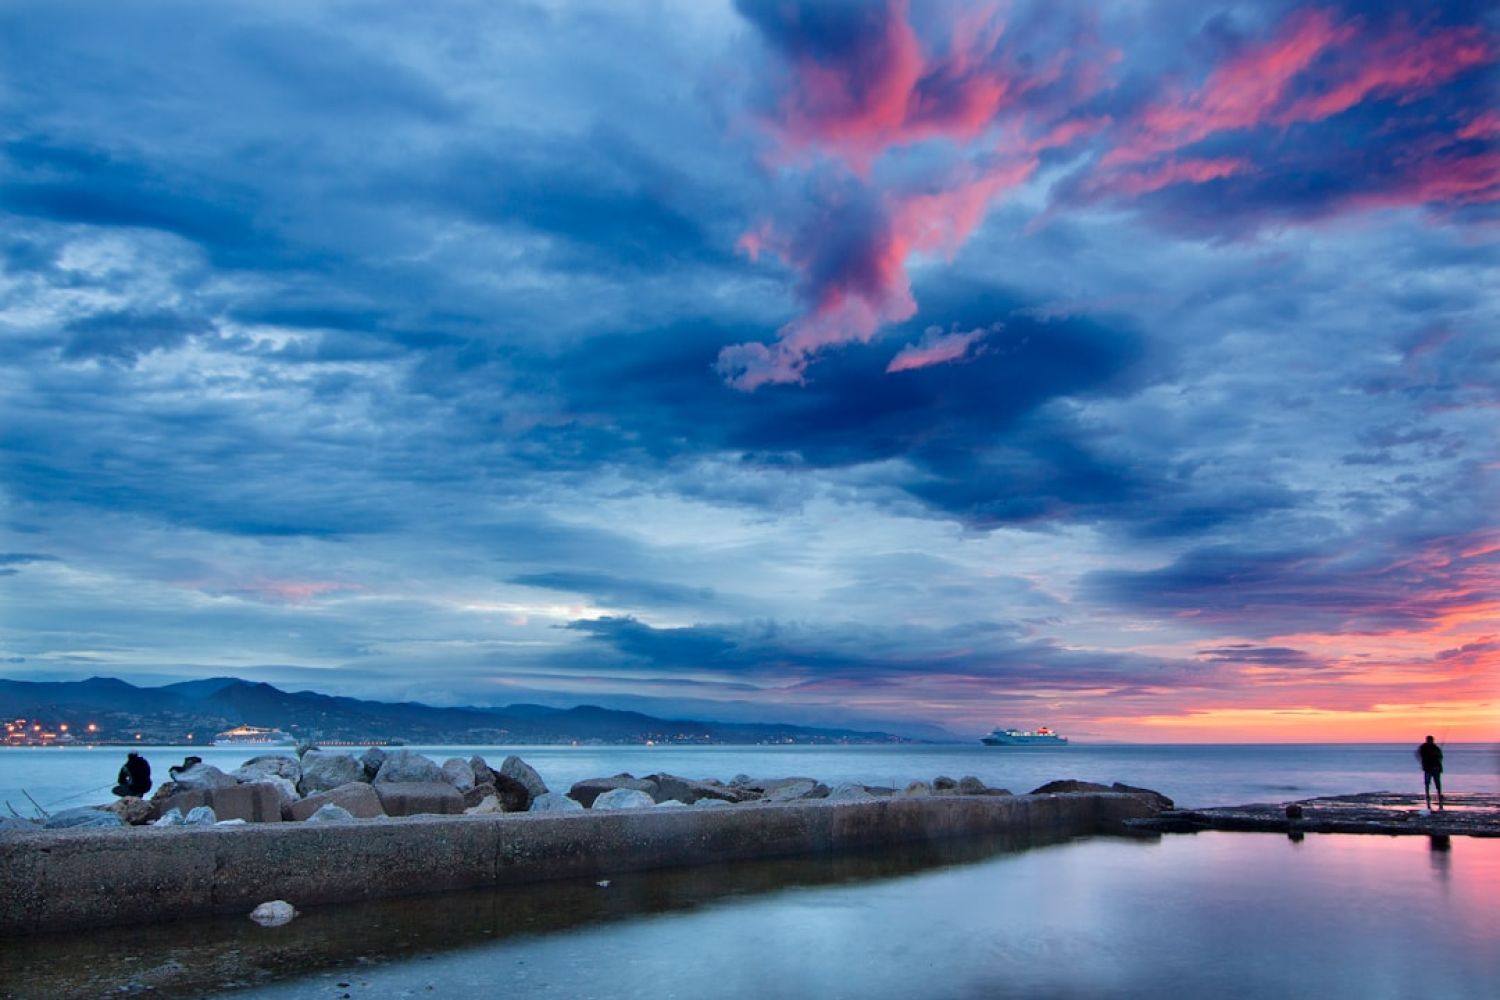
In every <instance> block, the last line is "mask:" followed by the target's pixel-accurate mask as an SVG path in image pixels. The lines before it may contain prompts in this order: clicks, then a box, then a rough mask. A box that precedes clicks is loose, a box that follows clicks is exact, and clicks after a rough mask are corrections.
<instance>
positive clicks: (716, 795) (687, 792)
mask: <svg viewBox="0 0 1500 1000" xmlns="http://www.w3.org/2000/svg"><path fill="white" fill-rule="evenodd" d="M646 780H647V781H654V782H656V794H655V795H654V796H652V797H653V798H655V799H656V801H657V802H682V803H686V804H687V805H692V804H693V803H694V802H697V801H698V800H699V799H721V800H723V801H725V802H743V801H745V800H746V799H748V798H751V797H752V795H751V793H750V792H748V791H746V790H744V789H743V788H730V787H727V786H725V785H721V784H719V783H718V782H716V781H694V780H693V779H692V778H679V777H678V776H677V775H675V774H652V775H648V776H647V777H646Z"/></svg>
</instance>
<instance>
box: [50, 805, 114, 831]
mask: <svg viewBox="0 0 1500 1000" xmlns="http://www.w3.org/2000/svg"><path fill="white" fill-rule="evenodd" d="M124 825H125V821H124V820H122V819H121V818H120V817H119V816H116V815H115V814H114V813H112V812H107V811H105V810H103V809H95V808H93V807H92V806H84V807H83V808H80V809H64V810H63V811H62V812H55V813H53V814H52V815H51V816H48V817H47V819H46V820H45V821H44V822H43V823H42V828H43V829H45V830H76V829H79V828H81V827H96V826H97V827H106V826H124Z"/></svg>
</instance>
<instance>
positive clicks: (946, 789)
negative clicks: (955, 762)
mask: <svg viewBox="0 0 1500 1000" xmlns="http://www.w3.org/2000/svg"><path fill="white" fill-rule="evenodd" d="M932 790H933V791H934V792H936V793H937V794H940V795H941V794H944V793H946V794H948V795H952V794H953V793H954V792H956V791H958V782H956V781H954V780H953V779H952V778H950V777H948V776H947V775H946V774H940V775H938V776H937V777H936V778H933V779H932Z"/></svg>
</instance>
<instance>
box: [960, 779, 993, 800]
mask: <svg viewBox="0 0 1500 1000" xmlns="http://www.w3.org/2000/svg"><path fill="white" fill-rule="evenodd" d="M989 790H990V789H989V786H988V785H986V784H985V783H984V782H982V781H980V780H979V779H978V778H976V777H974V776H973V775H972V774H967V775H964V776H963V777H962V778H959V779H958V789H957V791H958V794H960V795H983V794H984V793H985V792H987V791H989Z"/></svg>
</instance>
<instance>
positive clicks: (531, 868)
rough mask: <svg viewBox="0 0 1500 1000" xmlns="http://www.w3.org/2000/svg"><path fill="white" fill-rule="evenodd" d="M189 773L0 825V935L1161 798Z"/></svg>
mask: <svg viewBox="0 0 1500 1000" xmlns="http://www.w3.org/2000/svg"><path fill="white" fill-rule="evenodd" d="M333 757H339V758H344V759H341V760H333V759H332V758H333ZM350 761H353V762H354V763H355V764H357V765H358V767H359V770H358V772H357V773H356V772H354V771H353V770H351V769H350V763H349V762H350ZM454 761H458V763H454ZM459 764H462V765H464V766H459ZM294 765H295V767H294ZM196 770H197V768H196V767H187V768H184V769H182V770H181V772H180V773H179V774H178V775H177V776H176V777H178V778H182V777H184V776H186V779H187V780H186V781H180V780H178V781H174V782H173V783H172V784H173V787H171V788H169V789H168V790H167V791H166V792H165V793H163V794H162V796H161V797H160V798H159V799H153V800H152V801H150V802H147V803H139V800H137V802H136V803H132V804H130V805H129V808H120V809H119V810H118V811H117V810H115V809H113V808H111V809H103V808H101V809H95V810H90V811H89V812H91V813H92V814H93V816H95V817H107V819H106V820H103V822H109V823H112V824H113V825H115V826H123V825H124V823H125V820H124V819H123V818H122V817H121V816H120V815H119V813H120V812H127V813H139V812H140V811H141V809H142V806H146V807H149V808H150V811H151V813H153V814H155V815H156V819H155V820H154V821H147V822H145V823H142V824H141V825H139V826H135V827H126V828H123V829H89V828H81V827H74V828H71V829H60V830H52V831H49V830H40V829H37V826H38V824H32V823H21V824H19V826H20V827H21V828H20V829H16V827H15V825H13V824H4V826H6V827H7V829H5V830H4V831H3V833H0V937H3V936H5V935H7V934H28V933H38V932H43V931H56V930H63V929H68V928H81V927H90V926H102V925H108V924H122V923H136V922H144V921H159V920H172V919H181V918H184V917H191V916H194V915H201V914H209V913H240V914H249V913H250V912H251V911H252V910H253V909H255V907H256V906H258V905H259V904H261V903H264V902H266V901H268V900H280V901H285V902H286V903H288V904H289V905H291V906H293V907H295V908H297V909H299V910H300V909H303V908H305V907H308V906H320V905H327V904H332V903H340V902H349V901H354V900H366V899H375V898H381V897H387V896H400V895H410V894H416V893H429V892H442V891H448V890H456V889H469V888H478V887H485V886H489V887H494V886H500V885H509V884H517V883H522V882H537V881H546V880H553V879H585V878H586V879H596V880H597V879H601V878H602V879H608V878H611V877H613V876H614V875H616V874H621V873H625V872H631V871H642V870H647V869H655V868H677V867H686V866H692V865H707V864H723V863H725V862H733V861H741V860H750V859H757V858H771V857H790V856H797V855H814V854H833V853H839V852H845V851H852V850H867V849H884V848H895V847H898V846H900V845H915V844H932V843H938V842H942V841H953V840H957V839H969V840H976V839H982V840H983V841H985V842H987V843H991V844H993V845H995V846H996V848H997V849H998V848H999V847H1007V848H1020V847H1025V846H1028V845H1029V844H1032V843H1038V842H1044V843H1050V842H1055V841H1056V840H1059V839H1064V838H1068V837H1075V836H1084V835H1089V834H1094V833H1100V832H1107V831H1117V830H1120V829H1122V824H1123V823H1124V821H1126V820H1129V819H1134V818H1141V817H1145V816H1150V815H1152V814H1154V813H1155V812H1157V811H1158V810H1159V809H1160V808H1161V804H1160V800H1159V798H1158V797H1157V796H1155V793H1151V792H1146V791H1144V790H1138V789H1124V788H1123V786H1116V787H1113V788H1106V789H1104V790H1103V791H1095V790H1092V788H1090V787H1086V786H1044V788H1043V789H1041V790H1039V791H1038V792H1037V793H1032V794H1026V795H1012V794H1010V793H1009V792H1008V791H1006V790H1004V789H996V788H989V787H987V786H986V785H985V784H984V783H983V782H982V781H980V780H978V779H976V778H963V779H953V778H949V777H946V776H938V777H936V778H933V779H931V780H922V781H913V782H911V783H909V784H907V785H906V786H905V787H902V788H899V789H898V788H893V787H886V786H879V785H862V784H852V783H850V784H837V785H833V786H831V787H830V786H829V785H828V784H826V783H824V782H821V781H818V780H816V779H814V778H809V777H779V778H753V777H750V776H748V775H740V776H738V777H736V778H734V779H732V780H730V781H728V782H724V781H719V780H717V779H694V778H684V777H680V776H676V775H671V774H665V773H658V774H650V775H646V776H644V777H640V778H637V777H635V776H634V775H629V774H618V775H613V776H610V777H604V778H593V779H589V780H587V781H581V782H577V783H575V784H574V785H573V786H572V787H571V788H570V789H569V790H568V791H567V792H566V793H562V792H556V791H552V790H550V789H548V788H547V785H546V783H545V782H543V781H542V779H541V777H540V775H538V774H537V773H536V772H535V770H533V769H532V768H530V767H529V766H528V765H526V763H525V762H524V761H522V760H520V759H519V758H516V757H511V758H507V759H506V760H505V761H504V762H503V763H502V764H501V765H500V767H499V768H498V769H496V768H493V767H491V766H490V765H489V764H488V763H487V762H485V761H483V760H481V759H479V758H472V759H469V760H459V759H458V758H453V759H451V760H449V761H444V762H442V763H438V762H436V761H432V760H428V759H426V758H423V757H422V756H421V755H419V754H414V753H411V752H410V751H394V752H388V753H373V754H365V755H363V756H361V757H354V756H353V755H349V754H334V755H330V756H327V757H325V756H324V755H323V754H321V753H317V754H316V755H315V754H314V752H313V751H308V752H307V753H304V754H302V755H300V756H299V757H293V756H290V755H277V756H274V757H262V758H254V759H252V760H250V761H247V762H246V763H245V765H243V766H242V767H241V768H238V769H236V771H235V772H234V773H233V774H224V773H223V772H218V774H217V775H216V774H215V773H214V772H213V771H201V772H198V773H196V774H195V773H192V772H194V771H196ZM349 777H352V778H353V780H350V781H344V780H343V779H344V778H349ZM226 779H227V780H226ZM273 779H274V780H273ZM471 781H472V785H471V784H470V782H471ZM320 786H331V787H320ZM1098 787H1102V786H1098ZM247 788H248V789H251V790H252V791H251V792H250V793H248V794H250V795H251V796H268V795H269V796H272V797H274V799H275V801H276V803H277V805H278V811H276V812H275V813H273V812H272V811H271V810H270V809H269V808H264V809H263V808H260V806H259V805H257V806H256V811H257V812H258V813H259V814H260V815H261V818H252V817H247V816H243V815H242V816H233V817H230V818H228V819H227V820H226V819H223V818H220V817H219V816H218V814H217V813H216V812H215V804H217V805H219V806H221V807H224V806H236V805H243V804H244V803H242V802H241V801H240V800H239V799H238V798H235V797H234V796H235V795H245V794H247V793H245V792H243V791H237V790H240V789H247ZM1122 789H1123V790H1122ZM226 792H229V793H231V794H230V797H229V798H225V797H224V793H226ZM200 794H201V795H203V796H204V798H203V800H202V801H201V802H200V801H199V799H198V796H199V795H200ZM184 796H186V798H183V797H184ZM585 801H586V802H587V804H585ZM194 803H197V804H194ZM185 805H186V806H189V808H188V809H187V811H186V812H184V811H183V806H185ZM260 805H264V803H261V804H260ZM114 806H119V803H115V804H114ZM281 807H284V812H283V811H281ZM247 809H248V807H247ZM460 811H462V812H463V813H467V814H468V815H459V814H458V813H459V812H460ZM359 814H364V815H363V818H362V817H361V815H359ZM397 814H399V816H400V817H401V818H397ZM282 815H285V816H287V817H290V820H288V819H283V818H280V817H281V816H282ZM53 818H54V819H56V817H53Z"/></svg>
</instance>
